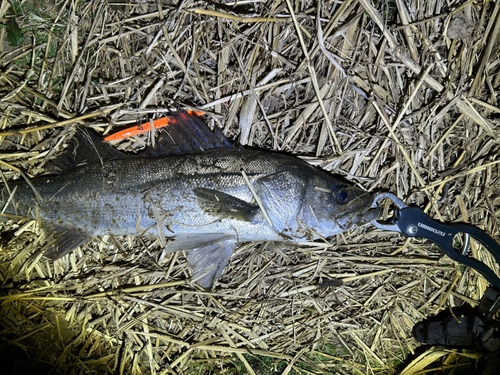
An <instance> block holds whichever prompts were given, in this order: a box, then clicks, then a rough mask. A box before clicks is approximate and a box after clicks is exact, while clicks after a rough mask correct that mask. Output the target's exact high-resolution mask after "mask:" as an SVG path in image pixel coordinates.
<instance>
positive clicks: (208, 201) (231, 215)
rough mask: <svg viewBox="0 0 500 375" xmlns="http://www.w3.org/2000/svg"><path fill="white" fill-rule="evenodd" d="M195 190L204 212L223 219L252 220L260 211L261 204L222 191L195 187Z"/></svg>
mask: <svg viewBox="0 0 500 375" xmlns="http://www.w3.org/2000/svg"><path fill="white" fill-rule="evenodd" d="M193 192H194V194H195V195H196V198H198V205H199V206H200V208H201V209H202V210H203V212H205V213H207V214H209V215H212V216H215V217H218V218H221V219H234V220H241V221H249V222H252V221H253V220H254V218H255V215H256V214H257V213H258V211H259V206H257V205H253V204H251V203H248V202H245V201H244V200H241V199H239V198H236V197H234V196H232V195H229V194H226V193H223V192H221V191H217V190H213V189H206V188H195V189H193Z"/></svg>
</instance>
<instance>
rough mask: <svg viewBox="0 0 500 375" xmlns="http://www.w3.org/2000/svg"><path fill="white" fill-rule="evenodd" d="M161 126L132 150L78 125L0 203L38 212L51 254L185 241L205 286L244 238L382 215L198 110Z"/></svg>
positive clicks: (168, 247)
mask: <svg viewBox="0 0 500 375" xmlns="http://www.w3.org/2000/svg"><path fill="white" fill-rule="evenodd" d="M157 133H161V134H160V136H159V138H158V139H157V140H156V142H155V147H149V148H147V149H146V150H144V151H143V152H142V153H140V154H135V155H131V154H127V153H124V152H120V151H118V150H117V149H115V148H113V147H112V146H111V145H110V144H108V143H105V142H103V141H102V140H101V139H100V138H99V137H98V136H97V135H96V134H94V133H92V132H91V131H90V130H88V129H81V130H79V131H77V132H76V134H75V136H74V137H73V140H72V141H71V142H70V144H69V145H68V147H67V148H66V150H67V151H65V152H63V153H62V154H61V155H60V156H58V157H56V158H55V159H54V161H53V162H52V164H51V170H52V173H50V174H48V175H44V176H41V177H37V178H33V179H31V180H28V181H17V182H10V183H9V184H8V185H7V186H4V187H3V189H2V190H1V195H0V207H1V208H3V209H4V212H5V213H7V214H13V215H20V216H24V217H31V218H36V219H37V220H38V221H39V223H40V225H41V229H42V230H43V233H44V235H45V238H46V245H45V247H44V252H45V253H44V255H45V256H46V257H48V258H50V259H53V260H55V259H58V258H60V257H62V256H64V255H65V254H67V253H69V252H71V251H72V250H74V249H76V248H77V247H79V246H82V245H84V244H85V243H87V242H88V241H90V240H91V239H92V238H94V237H102V236H105V235H108V234H113V235H117V236H128V235H135V236H142V237H146V238H157V239H158V241H159V243H160V245H161V246H162V247H163V248H164V249H165V251H167V252H173V251H186V254H187V261H188V264H189V266H190V268H191V271H192V280H194V281H196V282H198V283H199V284H200V285H201V286H203V287H204V288H206V289H210V288H212V287H213V286H214V283H215V282H216V280H217V279H218V278H219V276H220V275H221V274H222V272H223V270H224V268H225V266H226V265H227V263H228V261H229V259H230V257H231V255H232V254H233V253H234V251H235V249H237V247H238V246H239V244H242V243H246V242H254V241H256V242H258V241H276V242H292V243H298V242H303V241H314V240H317V239H321V238H323V239H324V238H327V237H331V236H333V235H336V234H339V233H342V232H344V231H349V230H352V229H355V228H357V227H361V226H364V225H367V224H369V223H370V222H371V221H372V220H374V219H376V218H377V217H379V214H380V210H379V209H378V208H372V207H371V206H372V203H373V196H372V195H370V194H369V193H367V192H366V191H364V190H362V189H360V188H358V187H356V186H354V185H353V184H350V183H348V182H345V181H343V180H342V179H339V178H338V177H335V176H333V175H330V174H329V173H326V172H325V171H323V170H321V169H319V168H316V167H314V166H312V165H310V164H309V163H307V162H306V161H304V160H302V159H300V158H297V157H295V156H291V155H286V154H283V153H279V152H270V151H261V150H254V149H247V148H242V147H235V146H234V145H233V144H231V143H230V142H229V141H228V140H227V139H226V138H225V137H224V135H223V134H222V132H221V131H220V130H219V129H218V128H217V127H215V129H214V130H213V131H212V130H210V128H209V127H208V126H207V125H206V124H205V123H204V122H203V120H202V119H201V118H200V117H198V116H197V115H196V114H192V113H191V114H188V113H187V112H184V111H179V112H176V113H173V114H172V120H171V121H170V123H169V125H168V126H167V127H166V128H164V129H162V130H161V131H157ZM56 170H57V173H55V172H54V171H56Z"/></svg>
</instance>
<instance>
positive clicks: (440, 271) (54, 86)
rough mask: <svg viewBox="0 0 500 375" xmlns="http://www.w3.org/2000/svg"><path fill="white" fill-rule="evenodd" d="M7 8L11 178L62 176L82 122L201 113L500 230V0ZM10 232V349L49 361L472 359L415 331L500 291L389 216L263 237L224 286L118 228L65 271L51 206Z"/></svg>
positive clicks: (234, 368) (66, 369)
mask: <svg viewBox="0 0 500 375" xmlns="http://www.w3.org/2000/svg"><path fill="white" fill-rule="evenodd" d="M9 8H10V7H9V4H8V3H7V1H3V2H2V7H1V10H0V16H1V17H3V20H4V21H5V22H4V23H7V21H8V20H10V19H11V18H15V20H16V21H17V23H18V25H19V26H20V28H21V30H22V32H23V36H24V42H23V43H22V44H21V45H19V46H16V47H12V46H8V44H7V42H6V40H7V36H8V35H7V33H8V29H0V36H1V40H2V41H3V44H2V50H1V54H0V66H1V68H0V108H1V118H0V125H1V133H0V141H1V144H0V149H1V150H2V151H1V153H0V167H1V171H2V179H3V180H4V181H8V180H11V179H15V178H19V176H20V171H23V172H24V173H25V174H26V175H27V176H30V177H34V176H38V175H40V174H43V173H44V171H45V168H46V164H47V161H48V160H49V159H50V158H52V157H53V156H54V154H55V152H57V151H58V150H59V149H60V148H61V147H63V145H64V143H65V142H66V139H67V137H65V136H66V134H68V133H69V132H68V130H69V129H71V128H72V127H74V126H76V125H82V126H86V127H89V128H93V129H94V130H95V131H96V132H97V133H99V134H101V135H103V136H104V135H107V134H109V133H110V132H112V131H114V130H116V129H119V128H123V127H125V126H127V125H137V124H138V123H141V122H147V121H149V120H151V119H154V118H159V117H162V116H164V115H165V114H166V113H167V112H168V111H169V110H173V109H175V108H188V109H197V110H203V111H205V112H206V113H207V116H206V117H205V119H206V120H207V121H208V122H210V123H211V124H213V125H215V126H219V127H221V128H222V129H223V131H224V133H225V134H226V135H227V137H228V138H229V139H230V140H232V141H234V142H235V143H240V144H242V145H248V146H253V147H257V148H261V149H270V150H277V151H282V152H288V153H294V154H296V155H300V156H302V157H304V158H306V159H307V160H308V161H309V162H310V163H312V164H313V165H317V166H320V167H322V168H324V169H326V170H328V171H331V172H332V173H335V174H338V175H341V176H343V177H345V178H347V179H349V180H351V181H352V182H353V183H356V184H358V185H359V186H362V187H364V188H365V189H367V190H368V191H371V192H379V191H390V192H392V193H394V194H396V195H397V196H398V197H399V198H401V199H403V200H405V201H406V202H407V203H408V204H415V205H417V206H419V207H421V208H425V209H426V212H427V213H428V214H429V215H431V216H432V217H434V218H436V219H439V220H443V221H445V222H454V221H465V222H469V223H471V224H474V225H476V226H478V227H480V228H482V229H484V230H485V231H486V232H487V233H489V234H490V235H492V236H494V237H495V236H498V233H499V229H498V219H497V217H498V215H499V206H500V198H499V192H500V185H499V183H498V179H499V177H500V174H499V167H498V163H499V162H500V160H499V158H498V150H499V145H498V140H499V136H498V132H497V127H498V124H497V122H498V114H499V112H500V109H499V107H498V103H497V98H496V96H497V92H498V83H499V81H500V74H499V72H500V64H499V62H500V58H499V49H498V41H497V34H498V30H499V29H500V13H499V10H500V2H491V1H484V2H479V1H453V0H452V1H447V2H442V1H438V0H434V1H426V2H421V1H415V0H410V1H407V2H406V1H402V0H394V1H381V2H378V1H373V0H372V1H369V0H359V1H350V0H347V1H319V2H317V3H316V2H308V1H295V2H291V1H290V0H286V1H277V2H273V1H267V2H265V1H259V0H242V1H226V0H224V1H223V2H221V3H219V2H199V1H189V0H188V1H182V2H175V3H174V2H170V1H157V2H153V1H149V2H148V1H136V2H128V1H123V2H117V1H108V2H104V1H86V2H76V1H74V0H70V1H65V2H58V3H51V2H38V1H36V0H32V1H27V2H22V4H21V5H20V6H19V11H18V12H17V14H16V15H13V12H12V10H11V9H9ZM150 139H151V134H145V135H143V136H138V137H133V138H130V139H127V140H125V141H121V142H119V143H118V144H116V147H117V148H119V149H121V150H125V151H128V152H134V151H135V150H138V149H140V148H141V147H143V146H144V144H145V143H147V142H150ZM1 225H2V242H1V251H0V288H1V296H0V299H1V308H0V316H1V318H0V326H1V328H0V329H1V331H2V335H1V339H0V350H1V351H2V353H4V356H5V358H3V360H2V363H3V364H6V363H9V362H12V366H17V369H25V368H29V369H31V370H30V371H31V372H32V373H36V371H38V373H46V371H50V370H51V371H52V373H71V374H83V373H89V372H92V371H94V372H96V373H116V374H122V373H123V374H142V373H153V374H170V373H172V374H202V373H207V374H208V373H228V374H229V373H242V372H244V371H245V370H244V369H246V371H247V372H248V373H250V374H254V373H258V374H265V373H270V374H271V373H280V374H288V373H294V371H296V372H295V373H299V372H300V371H302V372H303V373H305V374H323V373H332V374H334V373H338V374H355V373H359V374H374V373H375V374H389V373H396V372H398V371H403V373H404V374H413V373H418V371H422V370H423V369H424V367H425V366H429V367H428V368H427V370H426V371H427V372H426V373H433V370H432V368H434V369H437V370H442V369H446V368H453V367H454V366H462V365H463V363H464V361H465V357H466V356H465V355H464V354H461V353H459V352H450V351H446V350H439V349H429V350H427V351H426V352H425V353H424V354H422V355H421V356H420V357H419V353H420V352H422V350H420V352H419V349H417V347H418V346H419V344H418V343H417V342H416V341H415V340H414V339H413V338H412V335H411V329H412V327H413V325H414V324H415V323H416V322H418V321H419V320H421V319H423V318H424V317H426V316H429V315H432V314H435V313H437V312H438V311H440V310H441V309H448V308H450V307H453V306H456V305H458V304H461V303H463V302H464V301H465V302H468V303H471V304H474V303H475V301H477V300H478V299H479V298H480V297H481V296H482V294H483V292H484V290H485V288H486V287H487V284H486V282H485V281H484V280H483V279H482V278H481V277H479V276H478V275H477V274H476V273H475V272H473V271H471V270H470V269H467V268H463V267H460V266H459V265H457V264H455V263H454V262H453V261H451V260H450V259H448V258H446V257H444V256H443V254H442V253H441V252H440V251H438V250H437V248H436V247H435V246H434V245H433V244H431V243H430V242H428V241H424V240H418V239H417V240H415V239H412V240H409V239H405V238H403V237H401V236H399V235H397V234H393V233H387V232H381V231H378V230H376V229H374V228H373V227H367V228H364V229H362V230H356V231H354V232H353V233H344V234H343V235H339V236H337V237H336V238H332V239H331V240H330V242H329V243H322V242H318V243H308V244H303V245H301V246H300V247H296V248H294V247H286V246H282V245H279V246H277V245H273V244H267V243H264V244H262V243H260V244H246V245H244V246H242V247H241V248H240V249H238V251H237V254H236V255H235V256H234V257H233V258H232V260H231V263H230V265H229V266H228V267H227V268H226V270H225V272H224V273H223V275H222V277H221V278H220V280H219V283H218V284H217V286H216V288H215V290H214V291H213V292H206V291H204V290H201V288H200V287H199V286H198V285H197V284H195V283H191V282H190V271H189V269H188V267H187V263H186V260H185V256H184V254H182V253H174V254H165V253H163V252H162V250H161V248H160V246H159V243H158V241H154V242H144V241H143V240H141V239H138V238H118V237H114V236H109V237H108V238H103V239H95V240H94V241H92V242H91V243H88V244H87V245H85V246H84V247H82V248H80V249H79V250H78V251H76V252H74V253H72V254H70V255H69V256H66V257H65V258H63V259H61V260H58V261H56V262H55V263H51V262H50V261H48V260H47V259H45V258H44V257H43V252H42V251H41V250H40V249H41V246H40V235H41V233H40V232H39V229H38V228H37V225H36V221H35V220H31V221H30V220H21V219H19V218H14V219H12V218H10V219H9V220H4V221H3V222H2V223H1ZM472 252H473V254H474V255H475V256H476V257H477V258H478V259H480V260H482V261H483V262H485V263H486V264H487V265H488V266H489V267H490V268H495V269H497V270H498V268H497V265H495V264H494V263H493V261H492V258H491V257H490V256H489V255H488V254H485V252H483V251H481V249H480V248H479V247H478V246H476V244H473V246H472ZM25 353H27V354H25ZM14 357H15V358H17V359H12V358H14ZM7 358H8V359H10V361H9V360H7ZM414 358H416V359H417V360H416V361H415V362H414V363H413V364H411V365H410V364H409V362H410V360H411V359H414ZM402 363H405V364H404V365H401V364H402ZM406 365H408V367H406ZM2 366H3V365H2ZM405 367H406V369H405V370H402V369H403V368H405ZM429 369H430V370H429Z"/></svg>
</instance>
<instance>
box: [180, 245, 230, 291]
mask: <svg viewBox="0 0 500 375" xmlns="http://www.w3.org/2000/svg"><path fill="white" fill-rule="evenodd" d="M235 247H236V240H225V241H220V242H217V243H214V244H212V245H209V246H203V247H198V248H196V249H192V250H189V251H188V253H187V260H188V263H189V267H190V268H191V271H192V273H193V281H196V282H198V283H199V284H200V285H201V286H202V287H203V288H205V289H212V287H213V286H214V284H215V281H216V280H217V279H218V278H219V276H220V275H221V274H222V271H223V270H224V268H225V267H226V265H227V263H228V262H229V258H231V255H233V251H234V249H235Z"/></svg>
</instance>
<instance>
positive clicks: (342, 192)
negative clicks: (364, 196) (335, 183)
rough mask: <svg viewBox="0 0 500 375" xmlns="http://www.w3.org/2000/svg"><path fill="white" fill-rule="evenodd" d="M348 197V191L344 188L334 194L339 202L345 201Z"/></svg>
mask: <svg viewBox="0 0 500 375" xmlns="http://www.w3.org/2000/svg"><path fill="white" fill-rule="evenodd" d="M348 198H349V193H348V192H347V191H346V190H340V191H339V192H337V193H336V194H335V199H336V200H337V202H338V203H340V204H344V203H347V199H348Z"/></svg>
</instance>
